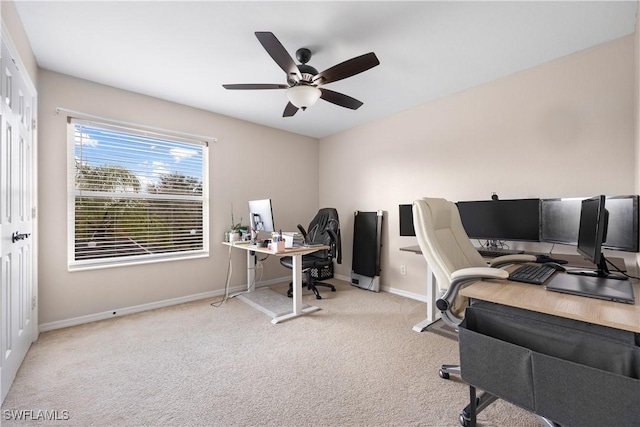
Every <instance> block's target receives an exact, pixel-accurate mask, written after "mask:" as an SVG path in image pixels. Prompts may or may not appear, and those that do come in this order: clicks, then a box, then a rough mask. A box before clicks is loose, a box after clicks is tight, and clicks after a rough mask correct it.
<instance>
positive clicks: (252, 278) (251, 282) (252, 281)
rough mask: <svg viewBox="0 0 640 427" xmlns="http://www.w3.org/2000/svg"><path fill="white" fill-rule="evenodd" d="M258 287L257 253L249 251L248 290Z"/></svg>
mask: <svg viewBox="0 0 640 427" xmlns="http://www.w3.org/2000/svg"><path fill="white" fill-rule="evenodd" d="M255 288H256V253H255V252H254V251H247V292H251V291H254V290H255Z"/></svg>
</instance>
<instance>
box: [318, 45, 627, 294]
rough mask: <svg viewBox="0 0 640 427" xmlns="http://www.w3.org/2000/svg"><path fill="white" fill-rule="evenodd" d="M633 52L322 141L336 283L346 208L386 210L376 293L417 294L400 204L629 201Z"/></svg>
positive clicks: (420, 267) (587, 57) (594, 52)
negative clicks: (338, 238)
mask: <svg viewBox="0 0 640 427" xmlns="http://www.w3.org/2000/svg"><path fill="white" fill-rule="evenodd" d="M634 54H635V53H634V36H627V37H624V38H621V39H618V40H615V41H613V42H609V43H606V44H603V45H600V46H597V47H594V48H592V49H589V50H586V51H583V52H579V53H577V54H574V55H571V56H567V57H564V58H561V59H559V60H556V61H553V62H550V63H547V64H544V65H542V66H538V67H535V68H532V69H529V70H526V71H524V72H520V73H518V74H515V75H512V76H509V77H507V78H503V79H500V80H497V81H494V82H492V83H489V84H486V85H483V86H480V87H476V88H473V89H471V90H467V91H464V92H461V93H458V94H456V95H453V96H449V97H446V98H443V99H440V100H437V101H434V102H430V103H427V104H424V105H422V106H420V107H418V108H415V109H412V110H410V111H406V112H403V113H400V114H396V115H394V116H391V117H388V118H385V119H382V120H378V121H376V122H373V123H370V124H367V125H365V126H361V127H359V128H357V129H353V130H350V131H346V132H343V133H340V134H337V135H334V136H332V137H328V138H325V139H322V140H321V141H320V176H322V177H323V179H322V180H321V181H320V205H322V206H335V207H336V208H337V209H338V210H339V213H340V216H341V219H342V224H343V228H342V230H343V241H344V242H347V244H346V245H345V248H344V249H345V251H344V256H343V264H342V265H341V266H338V268H337V273H338V274H340V275H342V276H349V274H350V269H351V260H352V256H351V253H352V248H351V246H350V245H349V244H348V242H351V241H352V230H353V212H354V211H356V210H361V211H375V210H383V211H386V217H385V221H386V223H385V226H384V227H383V252H382V274H381V284H382V286H383V287H387V288H391V289H392V290H395V291H398V292H399V293H408V294H415V295H420V296H424V295H425V289H426V277H425V264H424V260H423V259H422V257H420V256H417V255H413V254H410V253H406V252H400V251H399V248H400V247H403V246H410V245H415V244H417V241H416V240H415V238H412V237H399V235H398V234H399V232H398V204H401V203H411V202H412V201H413V200H414V199H416V198H419V197H423V196H435V197H444V198H447V199H450V200H454V201H457V200H475V199H488V198H489V197H490V196H491V193H492V192H497V193H498V195H499V196H500V197H501V198H503V199H509V198H522V197H541V198H545V197H570V196H574V197H575V196H590V195H595V194H601V193H602V194H632V193H634V192H635V191H636V189H637V187H636V182H637V174H636V156H635V147H636V141H635V121H634V119H635V118H634V99H635V96H636V95H635V94H634V90H633V88H634V78H635V76H634V73H635V72H634ZM538 246H541V247H542V250H544V248H547V250H548V248H550V245H548V246H547V245H544V244H538ZM403 264H404V265H406V266H407V275H406V276H402V275H400V265H403Z"/></svg>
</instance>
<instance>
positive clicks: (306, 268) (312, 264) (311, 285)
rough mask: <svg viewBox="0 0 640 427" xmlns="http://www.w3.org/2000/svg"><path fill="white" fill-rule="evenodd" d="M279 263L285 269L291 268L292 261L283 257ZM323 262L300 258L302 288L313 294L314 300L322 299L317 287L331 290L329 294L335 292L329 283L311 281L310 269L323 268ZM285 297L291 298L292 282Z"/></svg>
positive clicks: (311, 258)
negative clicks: (302, 275)
mask: <svg viewBox="0 0 640 427" xmlns="http://www.w3.org/2000/svg"><path fill="white" fill-rule="evenodd" d="M280 263H281V264H282V265H284V266H285V267H287V268H292V260H291V257H283V258H281V259H280ZM324 263H325V260H316V259H314V258H313V257H307V258H306V259H305V257H302V272H303V273H304V280H303V282H302V286H303V287H305V286H306V287H307V289H309V290H310V291H312V292H313V294H314V295H315V296H316V299H322V296H321V295H320V292H318V289H317V287H318V286H324V287H326V288H329V289H331V292H335V291H336V287H335V286H333V285H332V284H330V283H324V282H320V281H316V280H313V277H311V269H312V268H318V269H320V268H322V267H324V265H321V264H324ZM287 296H288V297H289V298H293V282H290V283H289V290H288V291H287Z"/></svg>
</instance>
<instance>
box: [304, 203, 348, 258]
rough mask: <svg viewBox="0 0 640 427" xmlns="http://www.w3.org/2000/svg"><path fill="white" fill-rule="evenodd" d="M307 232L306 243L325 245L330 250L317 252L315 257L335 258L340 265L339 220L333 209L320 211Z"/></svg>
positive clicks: (336, 212)
mask: <svg viewBox="0 0 640 427" xmlns="http://www.w3.org/2000/svg"><path fill="white" fill-rule="evenodd" d="M307 230H308V231H307V237H306V241H307V243H310V244H322V245H327V246H329V247H330V248H331V249H330V250H329V251H318V252H316V253H315V254H314V255H315V256H322V257H325V256H326V257H328V258H335V259H336V261H337V263H338V264H341V263H342V242H341V237H340V219H339V217H338V211H337V210H336V209H335V208H322V209H320V210H319V211H318V213H317V214H316V216H314V217H313V219H312V220H311V222H310V223H309V228H307Z"/></svg>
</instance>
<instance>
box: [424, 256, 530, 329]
mask: <svg viewBox="0 0 640 427" xmlns="http://www.w3.org/2000/svg"><path fill="white" fill-rule="evenodd" d="M534 258H535V257H534ZM508 277H509V273H508V272H507V271H506V270H503V269H501V268H493V267H471V268H463V269H460V270H456V271H454V272H453V273H452V274H451V284H450V285H449V289H447V290H446V291H445V293H444V295H442V296H441V297H440V298H439V299H438V300H437V301H436V307H437V308H438V310H440V312H441V314H442V318H443V320H444V321H445V322H447V323H449V324H450V325H451V326H454V327H455V326H457V325H459V324H460V323H462V320H463V319H462V318H460V317H458V316H456V315H455V314H454V313H453V312H452V311H451V307H452V305H453V300H454V299H455V297H456V296H457V295H458V292H459V291H460V289H461V288H462V286H463V285H466V284H469V283H470V282H476V281H478V280H480V279H507V278H508Z"/></svg>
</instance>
